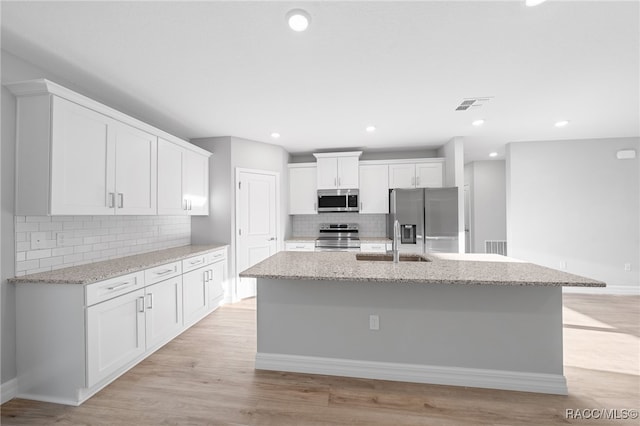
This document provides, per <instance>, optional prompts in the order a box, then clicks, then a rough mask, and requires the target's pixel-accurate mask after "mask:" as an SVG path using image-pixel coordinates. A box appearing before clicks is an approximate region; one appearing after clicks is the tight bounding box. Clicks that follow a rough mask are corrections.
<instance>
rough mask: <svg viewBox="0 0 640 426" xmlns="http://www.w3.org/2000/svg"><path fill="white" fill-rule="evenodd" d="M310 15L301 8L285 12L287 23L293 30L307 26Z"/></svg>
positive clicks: (302, 29) (303, 28) (299, 29)
mask: <svg viewBox="0 0 640 426" xmlns="http://www.w3.org/2000/svg"><path fill="white" fill-rule="evenodd" d="M310 22H311V16H309V14H308V13H307V12H305V11H304V10H302V9H293V10H290V11H289V12H288V13H287V23H288V24H289V27H290V28H291V29H292V30H293V31H298V32H300V31H304V30H306V29H307V28H308V27H309V23H310Z"/></svg>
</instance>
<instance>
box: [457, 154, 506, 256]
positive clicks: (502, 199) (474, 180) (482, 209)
mask: <svg viewBox="0 0 640 426" xmlns="http://www.w3.org/2000/svg"><path fill="white" fill-rule="evenodd" d="M464 170H465V174H464V178H465V184H468V185H469V191H470V193H469V201H470V217H469V218H468V220H469V231H470V236H471V244H472V245H471V253H484V252H485V247H484V242H485V240H506V239H507V218H506V215H507V205H506V191H507V189H506V176H505V162H504V161H503V160H491V161H474V162H472V163H468V164H466V165H465V168H464Z"/></svg>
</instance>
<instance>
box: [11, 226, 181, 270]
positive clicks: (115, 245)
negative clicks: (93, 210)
mask: <svg viewBox="0 0 640 426" xmlns="http://www.w3.org/2000/svg"><path fill="white" fill-rule="evenodd" d="M15 221H16V223H15V229H16V275H18V276H19V275H26V274H34V273H37V272H45V271H51V270H54V269H60V268H66V267H68V266H77V265H82V264H86V263H93V262H99V261H102V260H109V259H115V258H118V257H124V256H130V255H133V254H140V253H146V252H150V251H154V250H162V249H166V248H171V247H179V246H184V245H188V244H190V242H191V218H190V217H189V216H15Z"/></svg>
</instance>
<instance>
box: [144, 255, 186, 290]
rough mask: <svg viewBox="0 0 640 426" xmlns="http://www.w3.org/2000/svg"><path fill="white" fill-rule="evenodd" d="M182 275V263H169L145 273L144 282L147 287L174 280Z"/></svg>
mask: <svg viewBox="0 0 640 426" xmlns="http://www.w3.org/2000/svg"><path fill="white" fill-rule="evenodd" d="M181 273H182V262H180V261H178V262H173V263H167V264H166V265H161V266H156V267H155V268H151V269H147V270H145V271H144V282H145V284H146V285H150V284H155V283H159V282H160V281H164V280H167V279H169V278H173V277H175V276H178V275H180V274H181Z"/></svg>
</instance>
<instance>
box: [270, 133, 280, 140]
mask: <svg viewBox="0 0 640 426" xmlns="http://www.w3.org/2000/svg"><path fill="white" fill-rule="evenodd" d="M271 137H272V138H274V139H278V138H279V137H280V133H277V132H273V133H271Z"/></svg>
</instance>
